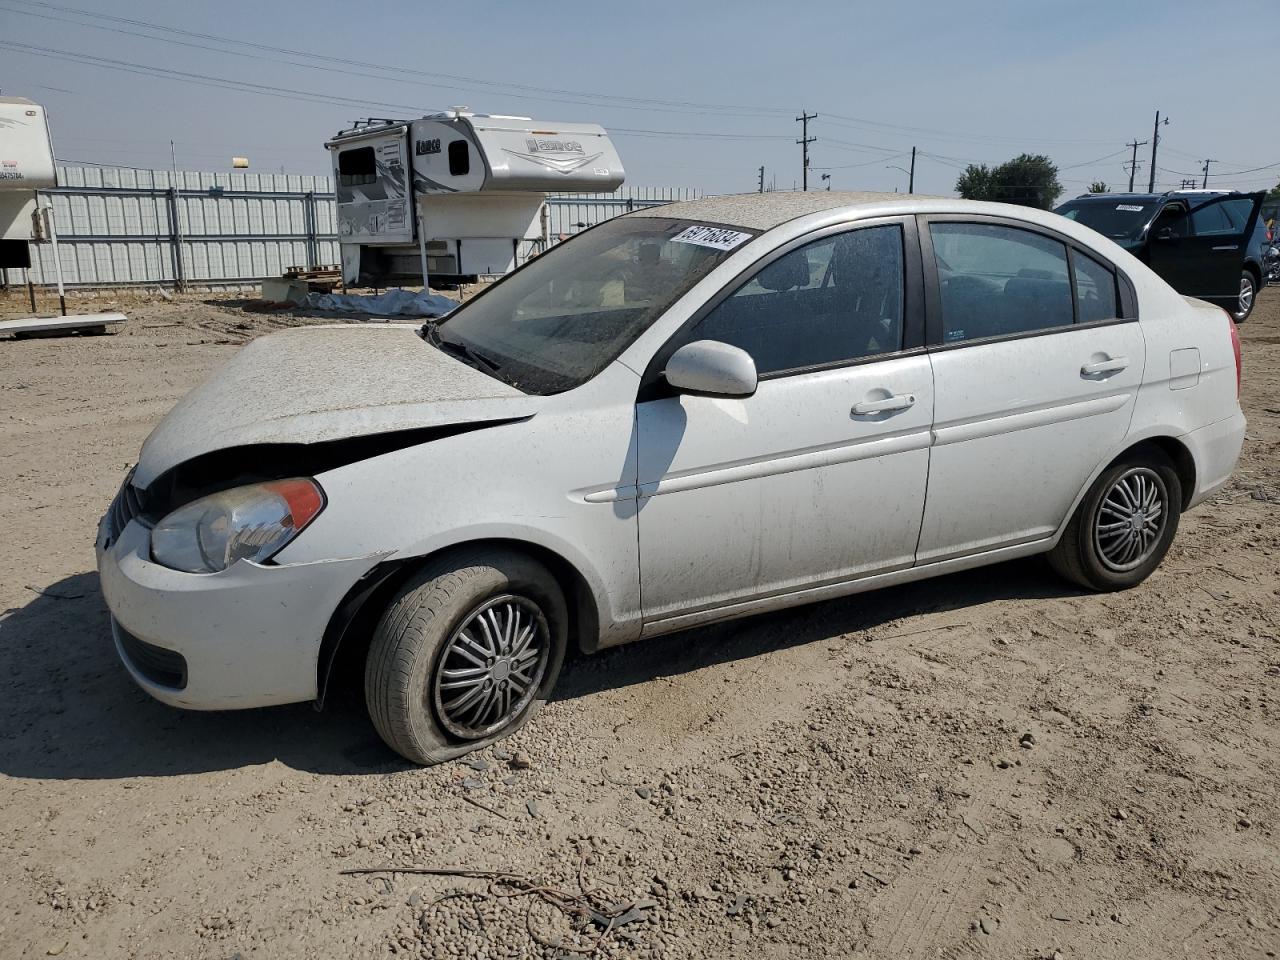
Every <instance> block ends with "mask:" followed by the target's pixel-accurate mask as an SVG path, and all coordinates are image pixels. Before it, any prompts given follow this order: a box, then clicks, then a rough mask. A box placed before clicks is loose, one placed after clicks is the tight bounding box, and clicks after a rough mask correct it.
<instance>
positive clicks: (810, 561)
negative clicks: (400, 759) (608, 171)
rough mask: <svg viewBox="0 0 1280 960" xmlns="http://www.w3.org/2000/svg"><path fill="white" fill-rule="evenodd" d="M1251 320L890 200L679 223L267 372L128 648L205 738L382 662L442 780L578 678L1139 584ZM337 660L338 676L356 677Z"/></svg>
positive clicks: (601, 239)
mask: <svg viewBox="0 0 1280 960" xmlns="http://www.w3.org/2000/svg"><path fill="white" fill-rule="evenodd" d="M1239 377H1240V355H1239V342H1238V341H1237V340H1236V339H1235V327H1234V324H1233V323H1232V322H1231V318H1230V317H1229V316H1227V314H1226V313H1225V312H1224V311H1223V310H1221V309H1219V308H1216V307H1211V306H1209V305H1207V304H1205V303H1201V302H1199V301H1194V300H1189V299H1186V298H1183V297H1181V296H1179V295H1178V294H1177V293H1175V292H1174V291H1173V290H1172V289H1171V288H1170V287H1169V286H1168V284H1166V283H1165V282H1164V281H1163V280H1161V279H1160V278H1159V277H1157V276H1156V275H1155V274H1154V273H1152V272H1151V271H1150V270H1149V269H1147V268H1146V267H1145V266H1143V265H1142V264H1141V263H1139V262H1138V261H1137V260H1135V259H1134V258H1133V257H1132V256H1130V255H1129V254H1127V253H1125V252H1124V251H1123V250H1121V249H1120V247H1118V246H1116V245H1115V244H1114V243H1111V242H1110V241H1108V240H1106V239H1105V238H1103V237H1102V236H1100V235H1099V234H1097V233H1095V232H1094V231H1092V230H1089V229H1088V228H1085V227H1082V226H1079V225H1077V224H1075V223H1073V222H1071V221H1069V220H1067V219H1064V218H1062V217H1059V216H1057V215H1055V214H1051V213H1043V212H1040V211H1037V210H1031V209H1027V208H1023V207H1013V206H1006V205H1002V204H987V203H971V202H965V201H959V200H945V199H930V198H923V197H902V196H896V195H884V194H840V193H827V192H823V193H791V194H787V193H771V194H751V195H746V196H731V197H719V198H715V199H706V200H697V201H692V202H689V203H677V204H671V205H669V206H662V207H654V208H650V209H647V210H644V211H640V212H637V213H634V214H631V215H628V216H625V217H620V218H618V219H615V220H610V221H608V222H606V223H604V224H601V225H599V226H597V227H594V228H592V229H590V230H587V231H585V232H584V233H582V234H580V235H578V236H576V237H574V238H572V239H571V240H569V241H568V242H566V243H563V244H561V245H560V246H557V247H555V248H554V249H552V250H551V251H549V252H548V253H546V254H544V255H543V256H541V257H539V258H537V259H535V260H533V261H532V262H530V263H529V264H527V265H526V266H524V267H523V268H522V269H520V270H518V271H516V272H515V273H513V274H511V275H510V276H508V277H507V278H505V279H504V280H502V281H501V282H499V283H497V284H495V285H494V286H492V287H491V288H489V289H488V290H487V291H485V292H484V293H482V294H481V295H479V296H477V297H476V298H475V299H473V300H472V301H470V302H469V303H467V304H466V305H464V306H462V307H460V308H458V309H457V310H455V311H454V312H453V314H451V315H450V316H449V317H448V318H447V319H445V320H443V321H440V322H435V323H430V324H427V325H426V326H424V327H422V328H419V327H417V326H411V325H353V326H328V327H313V328H309V329H299V330H293V331H289V332H285V333H278V334H274V335H272V336H269V337H264V338H262V339H260V340H256V341H254V342H253V343H251V344H249V345H248V346H247V347H245V348H244V349H243V350H241V351H240V352H239V353H238V354H237V355H236V356H235V357H234V358H232V359H231V360H230V362H228V363H227V364H226V365H225V366H224V367H223V368H222V369H221V370H219V371H218V372H217V373H216V374H215V375H214V376H213V377H212V378H211V379H209V380H208V381H207V382H206V383H204V384H203V385H202V386H200V387H199V388H197V389H196V390H195V391H194V392H192V393H191V394H190V395H189V396H187V397H186V398H185V399H183V400H182V401H181V402H180V403H179V404H178V405H177V406H176V407H175V408H174V409H173V411H172V412H171V413H169V414H168V416H167V417H165V419H164V420H163V421H162V422H161V423H160V425H159V426H158V427H157V428H156V429H155V431H154V432H153V433H152V434H151V436H150V437H149V438H148V439H147V441H146V443H145V444H144V445H143V447H142V452H141V454H140V457H139V460H138V464H137V466H136V467H135V468H134V469H133V471H132V472H131V473H130V475H129V477H128V478H127V479H126V481H125V484H124V486H123V487H122V489H121V491H120V493H119V495H118V496H117V498H116V500H115V502H114V503H113V505H112V507H111V509H110V510H109V512H108V513H107V515H106V516H105V517H104V518H103V521H102V524H101V527H100V530H99V534H98V543H97V548H98V562H99V570H100V572H101V580H102V588H103V592H104V594H105V596H106V599H107V603H108V605H109V606H110V609H111V613H112V630H113V633H114V636H115V641H116V646H117V648H118V650H119V653H120V657H121V659H122V660H123V661H124V663H125V666H126V667H127V668H128V670H129V672H130V673H131V674H132V675H133V677H134V679H135V680H136V681H137V682H138V683H139V684H140V685H141V686H142V687H143V688H144V689H145V690H147V691H148V692H149V693H151V694H152V695H153V696H155V697H157V698H158V699H160V700H163V701H164V702H166V703H170V704H173V705H175V706H180V707H188V708H193V709H225V708H235V707H257V706H264V705H268V704H278V703H288V702H294V701H304V700H312V699H321V700H322V699H323V695H324V690H325V688H326V685H327V683H328V682H329V679H330V676H329V675H330V671H331V668H332V667H333V665H334V663H335V655H336V654H337V652H338V651H339V649H340V648H342V649H344V650H345V651H346V652H348V653H351V652H356V653H359V654H360V655H361V657H362V660H363V663H364V668H363V669H364V684H365V690H366V694H367V700H368V705H369V710H370V713H371V715H372V717H373V722H374V724H375V725H376V727H377V729H378V731H379V732H380V733H381V734H382V736H383V737H384V738H385V739H386V741H387V743H388V744H390V745H391V746H392V747H393V748H394V749H395V750H397V751H399V752H400V753H401V754H402V755H403V756H405V757H407V758H409V759H410V760H414V761H417V762H420V763H433V762H439V761H442V760H448V759H450V758H453V757H456V756H459V755H460V754H463V753H465V752H467V751H469V750H474V749H476V748H477V747H480V746H483V745H485V744H488V743H491V742H492V741H494V740H495V739H497V738H499V737H502V736H504V735H506V734H508V733H510V732H511V731H513V730H515V729H516V728H517V727H519V726H520V725H521V724H523V723H524V722H525V721H526V720H527V719H528V718H529V716H530V715H531V714H532V713H533V712H534V710H535V709H537V707H538V706H539V705H540V704H541V703H542V702H543V701H545V700H546V698H547V697H548V695H549V694H550V693H551V691H552V688H553V686H554V684H555V681H556V677H557V674H558V673H559V671H560V667H561V664H562V662H563V659H564V656H565V652H566V650H567V649H568V648H569V647H570V646H571V645H572V646H573V647H576V648H578V649H580V650H582V651H585V652H588V653H589V652H592V651H595V650H597V649H600V648H603V647H610V646H614V645H616V644H621V643H627V642H630V641H632V640H638V639H641V638H644V637H650V636H654V635H657V634H663V633H668V632H670V631H674V630H681V629H684V628H686V627H691V626H694V625H695V624H702V623H708V622H710V621H715V620H724V619H727V618H732V617H741V616H746V615H749V614H753V613H758V612H761V611H766V610H775V609H778V608H780V607H788V606H793V605H796V604H802V603H809V602H812V601H816V600H823V599H827V598H830V597H838V596H843V595H845V594H851V593H856V592H858V591H863V590H870V589H873V588H876V587H880V586H885V585H888V584H897V583H903V582H906V581H911V580H921V579H924V578H925V577H932V576H936V575H938V574H944V573H950V572H952V571H955V570H963V569H966V568H969V567H976V566H979V565H981V564H989V563H995V562H998V561H1002V560H1009V559H1012V558H1015V557H1025V556H1028V555H1031V554H1036V553H1048V554H1049V557H1050V560H1051V561H1052V564H1053V566H1054V567H1055V569H1057V570H1058V571H1059V572H1060V573H1062V574H1063V575H1064V576H1066V577H1068V578H1069V579H1071V580H1073V581H1075V582H1076V583H1078V584H1080V585H1082V586H1084V587H1086V588H1089V589H1093V590H1117V589H1123V588H1126V587H1131V586H1133V585H1135V584H1137V583H1139V582H1141V581H1142V580H1143V579H1144V578H1145V577H1146V576H1147V575H1149V574H1150V573H1151V571H1152V570H1153V569H1154V568H1155V567H1156V565H1157V564H1159V563H1160V561H1161V559H1162V558H1163V557H1164V555H1165V552H1166V551H1167V550H1168V549H1169V544H1170V542H1171V541H1172V539H1173V537H1174V533H1175V531H1176V530H1177V527H1178V517H1179V514H1180V513H1182V511H1184V510H1187V509H1189V508H1191V507H1193V506H1195V505H1196V504H1197V503H1199V502H1200V501H1202V500H1204V499H1205V498H1206V497H1208V496H1210V495H1211V494H1213V493H1214V492H1215V491H1216V490H1218V489H1219V488H1220V487H1221V486H1222V485H1223V484H1224V483H1225V482H1226V480H1227V478H1228V476H1229V475H1230V473H1231V470H1232V468H1233V466H1234V464H1235V462H1236V458H1237V456H1238V454H1239V451H1240V446H1241V442H1242V439H1243V436H1244V417H1243V415H1242V414H1241V412H1240V406H1239V401H1238V391H1239ZM349 660H350V658H349V657H344V658H343V661H342V662H344V663H345V662H349Z"/></svg>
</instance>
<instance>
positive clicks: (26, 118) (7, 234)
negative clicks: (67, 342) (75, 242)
mask: <svg viewBox="0 0 1280 960" xmlns="http://www.w3.org/2000/svg"><path fill="white" fill-rule="evenodd" d="M57 185H58V171H57V168H56V167H55V166H54V162H53V140H52V138H51V137H50V136H49V121H48V117H47V115H46V114H45V110H44V107H42V106H40V104H38V103H33V102H32V101H30V100H27V99H26V98H25V97H0V282H3V283H5V284H7V283H9V279H10V273H11V271H14V270H22V271H24V273H25V274H26V279H27V288H28V290H30V291H31V309H32V311H34V310H35V306H36V300H35V290H34V288H33V287H32V286H31V282H30V269H31V246H30V245H31V244H32V243H51V244H53V265H54V271H55V274H56V276H57V279H58V303H59V305H60V306H61V312H62V316H61V317H56V318H49V317H25V318H19V319H16V320H0V334H10V335H15V336H20V337H25V336H55V335H59V334H64V333H69V332H76V331H80V332H90V333H101V332H104V331H105V330H106V328H107V327H108V326H113V325H115V324H117V323H123V322H124V319H125V317H124V314H121V313H94V314H77V315H74V316H67V298H66V291H65V290H64V289H63V285H62V261H61V259H60V258H59V256H58V234H57V231H56V230H55V229H54V224H53V207H52V206H50V205H49V199H48V197H47V196H46V197H43V198H42V197H41V196H40V195H39V193H38V192H37V191H39V190H47V189H49V188H50V187H56V186H57Z"/></svg>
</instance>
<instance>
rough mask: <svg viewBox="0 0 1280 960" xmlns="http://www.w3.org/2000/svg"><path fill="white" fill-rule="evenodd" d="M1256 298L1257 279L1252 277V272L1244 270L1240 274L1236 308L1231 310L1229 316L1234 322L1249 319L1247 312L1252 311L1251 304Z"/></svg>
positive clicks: (1242, 321)
mask: <svg viewBox="0 0 1280 960" xmlns="http://www.w3.org/2000/svg"><path fill="white" fill-rule="evenodd" d="M1257 298H1258V281H1257V280H1255V279H1254V276H1253V272H1252V271H1250V270H1245V271H1244V272H1243V273H1241V274H1240V296H1239V299H1238V300H1237V301H1236V308H1235V309H1234V310H1232V311H1231V317H1232V319H1234V320H1235V322H1236V323H1244V322H1245V321H1246V320H1248V319H1249V314H1251V313H1253V304H1254V302H1255V301H1256V300H1257Z"/></svg>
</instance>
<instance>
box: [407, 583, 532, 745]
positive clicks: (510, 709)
mask: <svg viewBox="0 0 1280 960" xmlns="http://www.w3.org/2000/svg"><path fill="white" fill-rule="evenodd" d="M550 653H551V635H550V631H549V629H548V627H547V621H546V618H545V617H544V616H543V614H542V610H541V609H540V608H539V607H538V605H537V604H536V603H534V602H533V601H532V600H529V599H527V598H525V597H518V596H513V595H509V594H508V595H503V596H499V597H494V598H492V599H490V600H486V601H485V602H484V603H482V604H481V605H480V606H479V607H477V608H476V609H475V610H473V611H472V612H471V613H469V614H468V615H467V616H466V617H464V618H463V620H462V625H461V626H460V627H458V629H457V630H455V631H454V633H453V635H452V636H451V637H450V638H449V642H448V643H447V644H445V647H444V649H443V650H442V651H441V653H440V657H439V659H438V661H437V663H436V670H435V676H434V678H433V679H432V683H431V697H432V701H433V704H432V705H433V706H434V708H435V714H436V717H437V718H438V719H439V721H440V725H441V726H443V727H444V728H445V730H447V731H448V732H449V733H451V734H453V735H454V736H455V737H458V738H460V739H463V740H479V739H482V738H484V737H487V736H490V735H491V734H493V733H496V732H497V731H499V730H501V729H502V728H503V727H505V726H506V725H507V724H509V723H510V722H511V721H512V720H514V719H515V718H516V717H518V716H519V715H520V713H521V711H523V710H524V709H525V707H527V706H528V705H529V701H531V700H532V699H533V698H534V696H535V695H536V694H537V692H538V687H539V686H540V684H541V683H542V678H543V675H544V674H545V672H546V669H547V661H548V658H549V657H550Z"/></svg>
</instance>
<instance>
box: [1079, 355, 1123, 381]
mask: <svg viewBox="0 0 1280 960" xmlns="http://www.w3.org/2000/svg"><path fill="white" fill-rule="evenodd" d="M1127 366H1129V358H1128V357H1109V358H1108V359H1106V360H1094V361H1093V362H1091V363H1086V364H1085V365H1084V366H1083V367H1081V368H1080V376H1082V377H1094V376H1097V375H1098V374H1100V373H1119V372H1120V371H1121V370H1123V369H1124V368H1125V367H1127Z"/></svg>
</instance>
